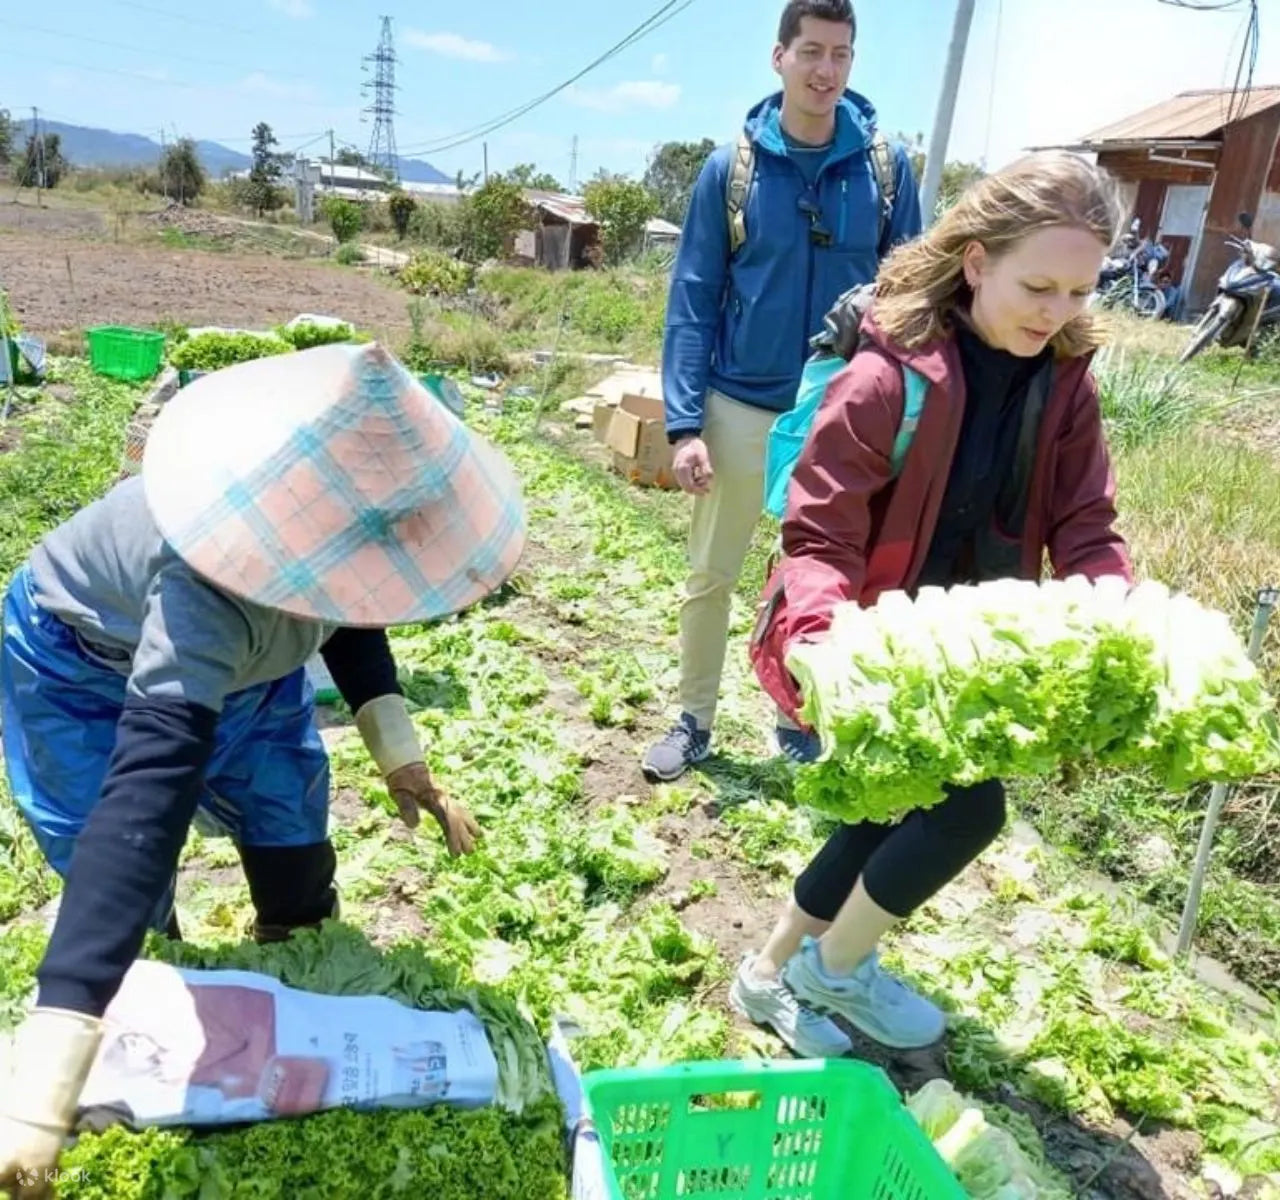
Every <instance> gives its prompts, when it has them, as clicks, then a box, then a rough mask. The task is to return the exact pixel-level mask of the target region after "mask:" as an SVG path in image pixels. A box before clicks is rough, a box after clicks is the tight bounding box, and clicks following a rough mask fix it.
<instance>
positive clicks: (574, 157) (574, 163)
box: [569, 133, 578, 196]
mask: <svg viewBox="0 0 1280 1200" xmlns="http://www.w3.org/2000/svg"><path fill="white" fill-rule="evenodd" d="M569 194H570V195H571V196H576V195H577V194H578V135H577V134H576V133H575V134H574V135H573V153H572V154H571V155H570V156H569Z"/></svg>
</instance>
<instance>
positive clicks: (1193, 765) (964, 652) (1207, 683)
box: [787, 577, 1280, 821]
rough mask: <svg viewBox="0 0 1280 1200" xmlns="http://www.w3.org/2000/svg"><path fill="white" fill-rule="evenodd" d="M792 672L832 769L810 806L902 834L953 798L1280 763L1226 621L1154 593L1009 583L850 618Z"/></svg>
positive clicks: (855, 611) (1222, 772) (848, 612)
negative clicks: (1110, 769) (900, 827)
mask: <svg viewBox="0 0 1280 1200" xmlns="http://www.w3.org/2000/svg"><path fill="white" fill-rule="evenodd" d="M787 662H788V666H789V667H790V669H791V671H792V673H793V674H794V676H795V678H796V680H797V682H798V683H799V684H800V687H801V694H802V695H803V696H804V699H805V704H804V709H803V716H804V718H805V720H806V721H807V722H808V723H809V724H810V725H812V726H813V727H814V728H815V729H816V730H817V731H818V733H819V734H820V735H821V737H822V742H823V756H822V758H821V759H820V760H819V761H818V762H817V763H815V764H813V765H812V766H809V767H807V768H804V769H803V770H801V772H800V773H799V776H798V779H797V787H796V794H797V798H798V799H799V800H800V801H801V802H803V803H806V804H809V805H811V806H812V807H814V808H818V809H821V810H823V811H826V812H830V813H832V814H834V815H835V816H838V817H840V818H841V819H842V820H846V821H858V820H874V821H892V820H896V819H898V818H899V817H901V816H902V815H903V814H904V813H906V812H908V811H910V810H911V809H914V808H928V807H930V806H932V805H934V804H937V803H938V802H940V801H941V800H942V798H943V791H942V787H943V784H945V783H956V784H970V783H976V782H979V781H981V780H983V779H991V778H1009V777H1016V776H1031V775H1044V774H1049V773H1052V772H1055V771H1058V770H1060V769H1061V768H1062V767H1063V766H1064V765H1067V764H1070V763H1078V762H1086V761H1093V762H1097V763H1101V764H1104V765H1116V766H1128V767H1143V768H1147V769H1150V770H1151V771H1152V772H1153V773H1154V775H1155V776H1156V778H1157V779H1158V780H1159V781H1160V782H1161V783H1162V784H1163V785H1164V786H1166V787H1168V788H1170V789H1173V790H1177V789H1181V788H1185V787H1187V786H1188V785H1190V784H1192V783H1195V782H1199V781H1206V780H1233V779H1242V778H1247V777H1249V776H1252V775H1256V774H1261V773H1265V772H1267V771H1269V770H1273V769H1275V768H1276V767H1277V765H1280V750H1278V747H1280V739H1278V738H1277V730H1276V719H1275V711H1274V702H1273V700H1272V699H1271V697H1269V696H1268V695H1267V693H1266V691H1265V689H1264V687H1263V685H1262V681H1261V678H1260V676H1259V673H1258V671H1257V668H1256V667H1255V666H1254V665H1253V663H1251V662H1250V661H1249V658H1248V655H1247V654H1246V652H1245V648H1244V646H1243V644H1242V643H1241V641H1240V639H1239V637H1237V635H1236V634H1235V632H1234V630H1233V629H1232V628H1231V625H1230V623H1229V622H1228V620H1227V618H1226V617H1225V616H1224V615H1223V614H1222V613H1220V612H1216V611H1214V610H1212V609H1208V608H1205V607H1203V606H1202V605H1200V604H1199V603H1198V602H1196V601H1195V600H1193V599H1192V598H1191V597H1189V596H1186V595H1180V594H1173V593H1170V592H1169V590H1168V589H1167V588H1166V587H1164V586H1163V585H1162V584H1159V583H1154V582H1148V583H1142V584H1139V585H1138V586H1137V587H1135V588H1133V589H1132V590H1129V589H1128V588H1127V587H1126V585H1125V583H1124V582H1123V580H1120V579H1118V578H1106V579H1102V580H1099V581H1098V582H1097V583H1096V584H1095V583H1090V582H1089V581H1088V580H1086V579H1084V578H1083V577H1073V578H1071V579H1068V580H1065V581H1055V580H1050V581H1046V582H1043V583H1039V584H1037V583H1032V582H1029V581H1018V580H999V581H996V582H992V583H983V584H977V585H974V586H966V587H954V588H950V589H943V588H929V587H926V588H921V589H920V591H919V594H918V595H917V597H916V599H915V600H914V601H913V600H912V599H910V598H909V597H908V596H907V595H906V593H904V592H887V593H885V594H884V595H883V596H881V597H880V600H879V602H878V603H877V604H876V605H875V606H874V607H871V608H865V609H864V608H862V607H860V606H859V605H857V604H854V603H849V604H842V605H839V606H837V608H836V611H835V614H834V620H833V623H832V625H831V628H830V630H829V632H828V633H827V635H826V636H825V637H823V638H822V639H820V640H817V641H813V642H807V643H799V644H797V645H796V646H794V647H793V648H792V650H791V651H790V654H789V655H788V660H787Z"/></svg>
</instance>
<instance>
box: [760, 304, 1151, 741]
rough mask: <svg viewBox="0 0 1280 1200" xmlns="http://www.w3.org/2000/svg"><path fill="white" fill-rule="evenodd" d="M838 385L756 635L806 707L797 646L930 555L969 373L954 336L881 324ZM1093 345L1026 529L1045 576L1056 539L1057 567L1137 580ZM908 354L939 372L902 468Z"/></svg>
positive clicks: (1069, 382) (803, 465) (1034, 482)
mask: <svg viewBox="0 0 1280 1200" xmlns="http://www.w3.org/2000/svg"><path fill="white" fill-rule="evenodd" d="M863 331H864V334H865V335H867V337H868V339H869V342H868V344H866V345H864V347H863V349H862V350H860V351H859V353H858V354H857V355H855V356H854V358H853V359H852V360H851V361H850V363H849V365H848V366H847V367H845V368H844V369H843V370H841V371H840V373H839V374H838V375H836V376H835V378H834V379H832V381H831V383H830V384H829V385H828V388H827V392H826V395H825V396H824V398H823V401H822V406H821V408H820V409H819V411H818V414H817V416H816V418H815V419H814V424H813V429H812V431H811V433H810V435H809V439H808V441H807V443H806V444H805V448H804V451H803V453H802V454H801V456H800V459H799V461H798V462H797V463H796V467H795V472H794V474H793V475H792V481H791V488H790V491H789V493H788V499H787V511H786V515H785V516H784V517H783V521H782V551H783V556H782V559H781V561H780V562H779V563H778V566H777V567H776V569H775V570H774V572H773V574H772V575H771V576H770V577H769V581H768V583H767V584H766V585H765V590H764V594H763V596H762V597H761V603H760V615H759V618H758V619H757V622H756V628H755V631H754V633H753V634H752V639H751V658H752V662H753V663H754V664H755V669H756V674H757V676H758V677H759V679H760V683H761V685H762V686H763V687H764V690H765V691H766V692H768V694H769V695H770V697H772V699H773V700H774V701H775V702H776V703H777V704H778V705H779V706H780V707H781V708H782V709H783V710H784V711H785V712H787V713H788V714H790V715H791V716H792V717H793V718H795V717H796V712H797V709H798V707H799V704H800V697H799V696H798V694H797V691H796V685H795V680H794V679H792V677H791V674H790V672H789V671H788V670H787V667H786V661H785V659H786V651H787V647H788V646H790V644H791V643H792V642H793V641H795V640H796V639H797V638H809V639H812V638H814V637H816V636H817V635H819V634H821V633H823V632H824V631H825V630H826V629H827V627H828V626H829V625H830V623H831V615H832V610H833V608H834V606H835V605H836V604H838V603H840V602H842V601H849V600H856V601H857V602H858V603H860V604H864V605H871V604H874V603H875V601H876V599H877V597H878V596H879V595H880V594H881V593H882V592H886V591H892V590H894V589H899V588H906V589H909V588H911V587H912V586H913V584H914V583H915V580H916V578H917V577H918V575H919V573H920V569H921V567H922V566H923V564H924V560H925V556H926V554H927V553H928V550H929V545H930V542H931V541H932V539H933V531H934V528H935V526H936V524H937V520H938V509H939V507H940V505H941V503H942V496H943V493H944V492H945V490H946V486H947V478H948V476H949V474H950V471H951V460H952V457H953V456H954V454H955V449H956V442H957V440H958V438H959V435H960V422H961V418H962V416H963V413H964V405H965V384H964V377H963V375H962V372H961V366H960V355H959V351H958V350H957V349H956V345H955V342H954V339H952V338H951V337H946V338H940V339H938V340H936V341H934V342H931V343H930V344H929V345H927V346H924V347H922V348H921V349H919V350H915V351H912V350H905V349H903V348H902V347H901V346H898V345H896V344H895V343H892V342H890V341H889V339H888V338H887V337H886V336H885V335H884V334H883V333H882V332H881V331H880V330H879V329H878V328H877V326H876V324H875V321H874V318H873V317H868V318H867V319H866V321H865V322H864V325H863ZM1091 357H1092V356H1091V355H1088V356H1084V357H1080V358H1075V359H1067V360H1059V361H1058V362H1057V363H1055V375H1054V386H1053V391H1052V393H1051V394H1050V396H1049V398H1048V400H1047V402H1046V404H1045V409H1044V414H1043V417H1042V419H1041V423H1040V433H1039V442H1038V445H1037V448H1036V457H1035V465H1034V467H1033V470H1032V476H1031V487H1030V495H1029V497H1028V502H1027V515H1026V522H1025V524H1024V526H1023V536H1022V570H1021V576H1022V577H1023V578H1026V579H1039V578H1040V577H1041V574H1042V571H1043V563H1044V554H1045V551H1046V550H1047V551H1048V553H1049V559H1050V562H1051V564H1052V566H1053V573H1054V575H1055V576H1056V577H1057V578H1059V579H1062V578H1065V577H1066V576H1068V575H1086V576H1088V577H1089V578H1090V579H1096V578H1098V577H1099V576H1102V575H1121V576H1123V577H1124V578H1125V579H1128V580H1129V581H1130V582H1132V579H1133V568H1132V565H1131V564H1130V561H1129V554H1128V550H1127V548H1126V547H1125V543H1124V539H1123V538H1121V536H1120V535H1119V534H1118V533H1116V531H1115V529H1114V524H1115V519H1116V510H1115V503H1114V499H1115V480H1114V477H1113V476H1112V473H1111V466H1110V461H1109V458H1108V455H1107V447H1106V443H1105V441H1104V439H1103V434H1102V414H1101V411H1100V409H1099V406H1098V393H1097V390H1096V388H1095V386H1094V382H1093V378H1092V376H1091V375H1090V374H1089V361H1090V358H1091ZM899 363H903V364H906V365H907V366H910V367H911V368H912V369H914V370H915V371H917V372H919V374H921V375H923V376H924V377H925V379H927V380H928V382H929V388H928V391H927V394H926V396H925V401H924V410H923V412H922V413H921V416H920V423H919V425H918V426H917V428H916V433H915V438H914V440H913V442H912V444H911V449H910V450H909V451H908V453H907V456H906V459H905V461H904V462H903V466H902V472H901V474H900V475H899V477H898V478H897V480H891V479H890V455H891V453H892V450H893V443H894V440H895V438H896V437H897V433H898V427H899V425H900V424H901V421H902V409H903V386H902V371H901V369H900V367H899Z"/></svg>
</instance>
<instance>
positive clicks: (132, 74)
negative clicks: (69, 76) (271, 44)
mask: <svg viewBox="0 0 1280 1200" xmlns="http://www.w3.org/2000/svg"><path fill="white" fill-rule="evenodd" d="M40 61H41V62H46V63H53V64H54V65H56V66H59V67H71V68H73V69H74V70H77V71H94V72H96V73H97V74H99V75H120V76H123V77H124V78H125V79H134V80H137V81H138V82H139V83H153V84H156V85H158V86H160V87H176V88H183V89H184V90H186V91H197V92H198V91H202V90H203V91H217V90H225V89H227V88H228V87H231V86H233V85H231V84H226V83H187V82H186V81H185V80H182V79H159V78H157V77H156V76H154V75H147V74H146V73H145V72H142V71H126V70H124V69H123V68H121V67H96V66H93V65H91V64H90V63H82V62H72V61H71V60H70V59H67V58H53V57H52V56H51V55H48V54H42V55H41V56H40ZM278 99H279V98H278ZM287 103H288V104H290V105H292V106H294V107H296V108H324V109H329V110H332V109H333V108H334V107H335V105H333V104H330V103H327V102H325V101H323V100H300V99H296V98H294V97H288V98H287Z"/></svg>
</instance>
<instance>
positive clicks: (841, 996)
mask: <svg viewBox="0 0 1280 1200" xmlns="http://www.w3.org/2000/svg"><path fill="white" fill-rule="evenodd" d="M782 977H783V979H785V980H786V982H787V986H788V987H790V988H791V990H792V991H793V992H794V993H795V994H796V997H797V999H798V1000H799V1001H800V1002H801V1003H802V1004H810V1005H812V1006H813V1007H814V1008H815V1009H817V1010H818V1011H819V1012H825V1013H833V1014H834V1015H836V1016H838V1017H844V1019H845V1020H846V1021H848V1022H849V1024H851V1025H852V1026H854V1028H855V1029H860V1030H862V1032H863V1033H865V1034H866V1035H867V1036H868V1037H869V1038H874V1039H875V1040H876V1041H877V1042H880V1043H881V1044H882V1045H884V1046H891V1047H893V1048H894V1049H895V1050H917V1049H919V1048H920V1047H922V1046H932V1045H933V1043H934V1042H936V1041H938V1039H939V1038H941V1037H942V1035H943V1034H944V1033H945V1032H946V1029H947V1018H946V1017H945V1016H944V1015H943V1013H942V1010H941V1009H940V1008H938V1006H937V1005H936V1004H933V1003H931V1002H930V1001H928V1000H926V999H925V998H924V997H923V996H921V995H920V994H919V993H918V992H914V991H912V990H911V989H910V988H909V987H908V986H907V985H906V984H905V983H903V982H902V980H901V979H898V978H897V977H896V976H893V975H890V974H889V973H888V972H887V971H885V970H883V969H882V968H881V966H880V959H879V956H878V955H876V954H875V952H874V951H873V952H872V953H871V954H869V955H867V957H866V958H864V959H863V960H862V962H861V963H859V964H858V966H857V967H856V968H855V969H854V971H853V973H852V974H850V975H843V976H841V975H829V974H827V970H826V968H825V967H824V966H823V965H822V956H821V954H820V953H819V951H818V943H817V942H816V941H815V940H814V939H813V938H805V940H804V945H803V946H801V948H800V953H799V954H797V955H796V956H795V957H794V958H793V959H792V960H791V961H790V962H789V963H787V965H786V967H784V968H783V972H782Z"/></svg>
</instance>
